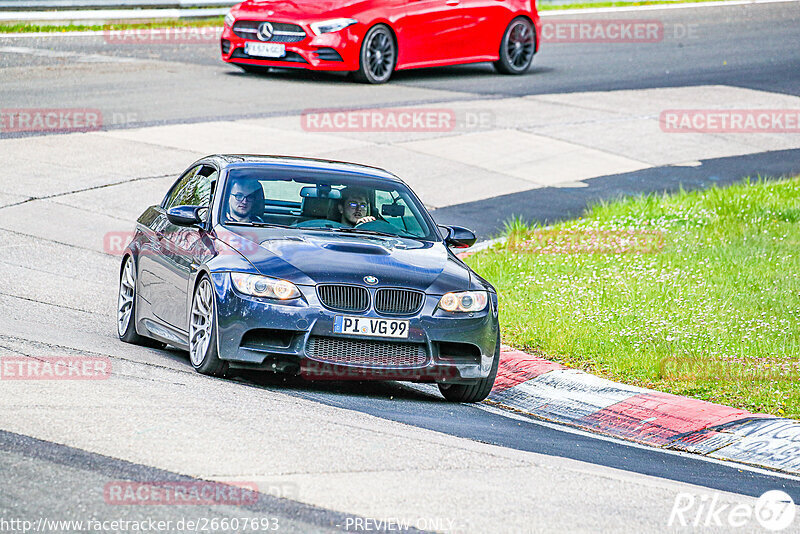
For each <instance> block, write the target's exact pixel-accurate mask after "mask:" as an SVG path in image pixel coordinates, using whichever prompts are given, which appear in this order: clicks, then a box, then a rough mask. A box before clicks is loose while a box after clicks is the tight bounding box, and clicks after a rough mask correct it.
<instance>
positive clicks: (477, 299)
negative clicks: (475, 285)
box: [439, 291, 489, 312]
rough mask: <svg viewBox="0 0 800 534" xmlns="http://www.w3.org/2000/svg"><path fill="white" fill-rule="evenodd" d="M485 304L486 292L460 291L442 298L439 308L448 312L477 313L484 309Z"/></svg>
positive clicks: (487, 300)
mask: <svg viewBox="0 0 800 534" xmlns="http://www.w3.org/2000/svg"><path fill="white" fill-rule="evenodd" d="M487 302H489V296H488V295H487V294H486V291H460V292H458V293H447V294H446V295H444V296H442V298H441V299H439V307H440V308H441V309H443V310H444V311H449V312H479V311H482V310H483V309H484V308H486V303H487Z"/></svg>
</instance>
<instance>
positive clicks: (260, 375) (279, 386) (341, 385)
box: [232, 371, 446, 403]
mask: <svg viewBox="0 0 800 534" xmlns="http://www.w3.org/2000/svg"><path fill="white" fill-rule="evenodd" d="M232 379H233V380H237V381H239V382H242V383H244V384H248V385H251V386H256V387H259V388H265V389H269V390H271V391H275V392H281V393H287V394H296V395H299V396H302V397H319V396H324V397H326V398H328V399H330V400H334V399H336V398H341V399H342V400H345V399H348V398H360V399H364V398H369V399H372V400H374V401H381V400H382V401H393V402H394V401H417V402H435V403H445V402H446V401H445V400H444V398H442V397H441V396H439V395H438V393H434V392H433V391H431V392H427V391H421V390H419V389H416V388H412V387H406V386H404V385H402V384H400V383H398V382H393V381H371V380H370V381H352V380H348V381H342V380H310V379H306V378H304V377H302V376H297V375H283V374H276V373H271V372H256V371H240V372H237V374H236V375H235V376H234V377H232Z"/></svg>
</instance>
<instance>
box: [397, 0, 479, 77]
mask: <svg viewBox="0 0 800 534" xmlns="http://www.w3.org/2000/svg"><path fill="white" fill-rule="evenodd" d="M404 11H405V12H404V14H403V15H402V16H401V17H400V18H399V19H398V21H397V28H396V30H397V37H398V42H399V51H398V67H400V68H404V67H412V66H422V65H425V64H436V63H446V62H448V61H450V60H453V59H455V58H458V57H461V56H460V54H461V50H463V49H464V46H465V45H464V44H463V40H464V27H465V25H466V24H465V22H466V21H465V15H464V13H463V12H462V2H461V0H409V1H408V3H407V4H406V6H405V9H404Z"/></svg>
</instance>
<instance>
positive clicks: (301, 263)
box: [229, 228, 471, 295]
mask: <svg viewBox="0 0 800 534" xmlns="http://www.w3.org/2000/svg"><path fill="white" fill-rule="evenodd" d="M229 230H230V231H232V232H234V233H237V234H238V235H239V236H241V237H242V239H241V241H240V242H239V243H235V244H232V246H235V247H236V248H237V249H238V250H239V252H240V253H241V254H242V255H244V256H245V257H246V258H247V259H248V260H249V261H250V263H252V264H253V266H255V268H256V269H258V271H259V272H260V273H261V274H264V275H266V276H274V277H277V278H283V279H285V280H289V281H291V282H294V283H295V284H299V285H314V284H323V283H341V284H356V285H361V286H364V285H366V284H365V282H364V277H365V276H374V277H376V278H378V284H377V287H407V288H412V289H419V290H422V291H425V292H427V293H430V294H434V295H436V294H444V293H447V292H448V291H459V290H466V289H470V282H471V276H470V270H469V269H468V268H467V267H466V266H464V265H463V264H462V263H461V262H460V261H458V260H456V259H455V258H453V257H452V256H451V255H450V254H449V252H448V250H447V248H446V246H445V244H444V243H441V242H420V241H415V240H410V239H402V238H388V237H387V238H384V237H374V238H373V237H372V236H370V237H363V236H352V235H335V236H332V235H326V234H325V233H324V232H301V231H297V232H296V234H295V235H292V236H287V235H285V234H283V235H280V234H278V235H276V234H277V232H276V231H275V229H269V228H261V229H252V228H248V229H246V230H245V232H237V230H239V229H238V228H237V229H233V228H229Z"/></svg>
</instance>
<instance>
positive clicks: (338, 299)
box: [317, 285, 425, 315]
mask: <svg viewBox="0 0 800 534" xmlns="http://www.w3.org/2000/svg"><path fill="white" fill-rule="evenodd" d="M317 296H318V297H319V300H320V302H322V304H323V305H324V306H325V307H326V308H330V309H332V310H336V311H345V312H365V311H367V310H368V309H369V305H370V294H369V291H367V289H366V288H364V287H361V286H346V285H320V286H317ZM424 301H425V294H424V293H423V292H422V291H414V290H411V289H399V288H381V289H378V290H377V291H376V292H375V311H377V312H378V313H380V314H383V315H414V314H415V313H417V312H418V311H419V310H420V309H421V308H422V304H423V303H424Z"/></svg>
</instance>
